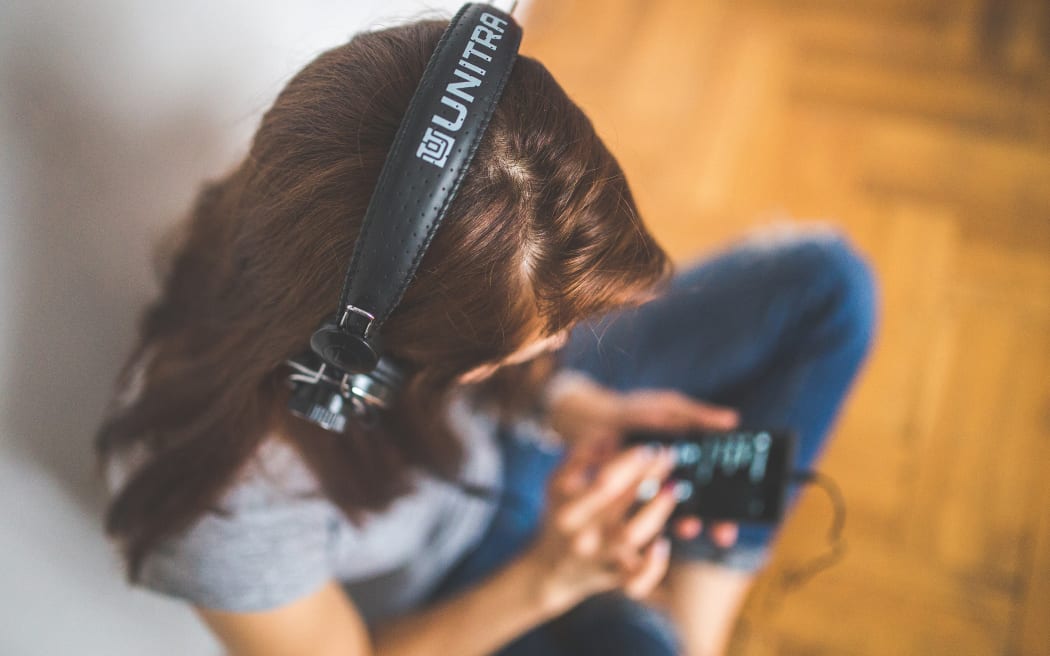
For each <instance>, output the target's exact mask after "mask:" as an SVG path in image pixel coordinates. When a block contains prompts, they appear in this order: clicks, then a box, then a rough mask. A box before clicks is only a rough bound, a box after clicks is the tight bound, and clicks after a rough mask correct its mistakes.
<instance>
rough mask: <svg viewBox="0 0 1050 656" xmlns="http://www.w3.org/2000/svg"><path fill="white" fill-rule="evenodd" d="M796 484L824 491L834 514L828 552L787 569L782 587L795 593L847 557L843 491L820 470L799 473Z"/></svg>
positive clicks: (794, 478)
mask: <svg viewBox="0 0 1050 656" xmlns="http://www.w3.org/2000/svg"><path fill="white" fill-rule="evenodd" d="M791 479H792V481H793V482H796V483H812V484H814V485H816V486H817V487H819V488H821V489H822V490H824V492H825V493H826V494H827V495H828V500H830V501H831V507H832V512H833V513H834V514H833V516H832V519H831V526H830V527H829V528H828V538H827V539H828V545H829V547H828V551H827V552H826V553H824V554H822V555H820V556H817V557H816V558H813V559H812V560H810V561H808V562H806V563H804V564H803V565H801V566H800V567H796V568H794V569H790V570H787V571H786V572H784V574H783V576H782V587H783V588H784V590H785V591H788V590H793V589H795V588H798V587H799V586H801V585H803V584H804V583H806V581H809V580H810V579H811V578H813V577H814V576H816V575H817V574H819V573H820V572H822V571H824V570H826V569H828V568H829V567H831V566H832V565H834V564H836V563H837V562H839V561H840V560H842V557H843V556H845V555H846V541H845V539H843V537H842V532H843V530H844V529H845V528H846V500H845V498H844V497H843V496H842V489H841V488H839V486H838V483H836V482H835V481H834V480H833V479H832V478H831V477H830V476H828V475H827V474H824V473H821V472H819V471H815V470H814V471H806V472H796V473H795V474H794V475H793V476H792V477H791Z"/></svg>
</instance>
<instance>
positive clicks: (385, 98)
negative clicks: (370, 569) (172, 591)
mask: <svg viewBox="0 0 1050 656" xmlns="http://www.w3.org/2000/svg"><path fill="white" fill-rule="evenodd" d="M446 26H447V22H445V21H419V22H415V23H411V24H407V25H402V26H398V27H393V28H389V29H384V30H381V31H375V32H368V33H362V34H359V35H356V36H355V37H354V38H353V39H351V40H350V41H349V42H348V43H346V44H344V45H342V46H339V47H336V48H333V49H331V50H328V51H326V52H324V53H322V54H321V55H319V56H318V57H317V58H316V59H315V60H313V61H312V62H310V63H309V64H308V65H307V66H306V67H305V68H303V69H302V70H301V71H300V72H299V73H298V74H296V75H295V76H294V77H293V78H292V79H291V80H290V81H289V83H288V84H287V85H286V87H285V88H284V89H283V90H282V91H281V93H280V94H279V95H278V97H277V99H276V100H275V102H274V104H273V106H272V107H271V108H270V109H269V110H268V111H267V112H266V113H265V115H264V117H263V119H262V122H261V124H260V126H259V128H258V130H257V132H256V133H255V136H254V138H253V140H252V144H251V148H250V150H249V153H248V155H247V156H246V157H245V158H244V160H243V161H241V162H240V163H239V164H238V165H237V166H236V167H235V168H234V169H232V171H230V172H229V173H228V174H227V175H225V176H224V177H222V178H220V179H217V180H211V181H208V182H207V183H205V184H204V185H203V187H202V189H201V191H200V193H199V195H198V197H197V198H196V201H195V203H194V205H193V207H192V208H191V211H190V212H189V214H188V216H187V218H186V219H185V220H184V222H182V223H181V224H180V226H179V228H180V229H179V235H180V237H179V240H178V242H177V243H176V244H175V246H174V248H172V249H171V250H170V253H169V255H168V256H167V258H166V260H165V261H164V263H163V267H162V269H161V278H162V290H161V293H160V295H159V297H158V298H157V299H156V300H155V301H153V302H152V304H151V305H150V306H149V307H148V308H147V309H146V310H145V312H144V313H143V315H142V317H141V320H140V323H139V331H138V340H137V343H136V345H135V347H134V349H133V350H132V352H131V354H130V355H129V357H128V360H127V362H126V364H125V365H124V367H123V369H122V371H121V373H120V375H119V377H118V379H117V381H116V382H117V389H118V390H119V389H123V388H126V387H127V386H129V385H130V384H131V382H132V381H131V379H132V378H133V372H134V371H135V369H136V366H135V365H136V363H140V362H141V363H142V369H141V372H140V373H141V374H142V377H141V380H140V381H139V382H140V383H141V384H139V385H138V387H139V388H140V389H139V390H138V393H137V394H136V395H135V398H134V399H133V400H130V401H129V402H127V403H126V404H122V405H120V406H119V407H118V405H117V404H114V405H113V406H112V407H111V412H110V413H109V414H108V416H107V417H106V419H105V420H104V422H103V424H102V425H101V427H100V428H99V429H98V432H97V434H96V437H95V444H96V450H97V453H98V457H99V465H100V468H103V469H104V468H106V467H107V466H108V465H107V463H108V462H109V461H110V459H111V458H113V457H115V455H116V454H118V453H121V452H123V451H124V450H125V449H132V448H136V449H141V450H142V451H143V452H144V453H147V454H148V458H146V459H145V460H144V462H143V463H142V464H141V466H139V467H137V468H136V470H135V471H134V472H133V473H132V475H130V476H129V478H128V480H127V481H126V482H125V484H124V485H123V486H122V489H121V490H120V491H119V493H118V494H116V495H115V496H114V498H113V499H112V500H111V502H110V505H109V508H108V510H107V513H106V530H107V532H108V533H109V534H110V535H111V536H112V537H113V538H114V539H115V540H116V541H118V542H119V544H120V546H121V550H122V553H123V555H124V558H125V562H126V565H127V572H128V576H129V578H130V579H132V580H135V579H136V578H137V577H138V573H139V570H140V566H141V563H142V561H143V559H144V557H145V556H146V555H147V554H148V553H149V551H150V550H151V549H153V548H155V547H156V546H157V545H158V543H159V542H160V541H162V540H163V539H164V538H165V537H168V536H171V535H173V534H175V533H177V532H179V531H181V530H184V529H186V528H188V527H189V526H190V525H191V524H192V523H193V522H194V520H195V519H197V518H199V517H200V516H201V515H202V514H203V513H205V512H208V511H209V510H215V509H216V506H217V503H218V500H219V498H220V497H221V495H222V494H223V492H224V491H225V490H226V489H227V488H228V487H229V486H230V485H231V483H232V482H233V481H234V479H235V477H236V474H237V473H238V471H240V470H241V468H242V467H243V466H244V465H245V463H246V462H247V461H248V460H249V459H250V458H251V456H252V454H253V453H255V452H256V450H257V449H258V448H259V446H260V445H261V444H262V443H263V441H264V440H266V439H268V438H277V439H285V440H287V441H288V442H290V443H291V444H292V445H294V447H295V448H296V449H297V450H298V453H299V454H301V456H302V458H303V460H304V462H305V463H306V464H307V465H308V466H309V467H310V468H311V469H312V470H313V472H314V473H315V474H316V475H317V478H318V480H319V482H320V485H321V488H322V491H323V493H324V494H325V495H326V496H327V497H328V498H330V499H331V500H332V501H333V502H334V503H335V504H336V505H338V506H339V507H340V508H341V509H342V510H343V512H344V513H346V515H347V517H348V518H350V520H351V521H355V522H358V521H360V520H361V519H362V517H363V515H364V514H365V513H368V512H378V511H382V510H383V509H384V508H386V507H387V506H388V504H389V503H390V502H391V501H392V500H394V499H395V498H397V497H398V496H400V495H403V494H405V493H407V492H408V491H409V490H410V489H411V484H410V476H409V473H410V471H411V470H412V469H414V468H418V469H422V470H424V471H427V472H431V473H433V474H434V475H437V476H441V477H444V478H449V477H452V476H454V475H455V473H456V471H457V468H458V466H459V464H460V462H461V458H462V447H461V445H460V443H459V441H458V439H457V437H456V435H455V434H454V433H453V432H452V430H451V429H450V428H449V426H447V423H446V421H445V418H446V414H445V410H446V409H447V404H448V402H449V398H450V392H451V391H452V390H453V389H454V388H456V386H457V383H456V379H457V377H458V376H460V375H461V374H462V373H464V372H466V371H468V370H470V369H472V368H474V367H476V366H478V365H480V364H491V363H495V362H499V361H501V360H502V359H503V358H505V357H506V356H508V355H509V354H511V353H513V352H514V351H516V350H517V349H519V348H520V347H521V346H523V345H524V344H526V343H528V342H529V341H530V340H532V339H536V338H538V337H542V336H545V335H554V334H556V333H558V332H560V331H563V330H566V329H569V328H571V327H572V326H573V325H575V324H576V323H578V322H579V321H581V320H584V319H586V318H588V317H590V316H593V315H596V314H598V313H601V312H604V311H608V310H610V309H613V308H616V307H619V306H623V305H625V304H636V303H637V302H639V301H640V299H642V298H643V297H645V296H647V295H649V294H651V293H652V292H653V291H654V289H655V288H656V287H658V286H659V285H660V284H661V283H664V282H666V281H667V279H668V278H669V275H670V271H671V264H670V261H669V259H668V257H667V255H666V254H665V253H664V251H663V250H662V249H661V248H660V247H659V246H658V245H657V244H656V242H655V241H654V240H653V238H652V237H651V235H650V234H649V233H648V232H647V231H646V229H645V226H644V225H643V223H642V221H641V219H640V217H639V214H638V211H637V208H636V206H635V203H634V201H633V199H632V197H631V193H630V190H629V188H628V185H627V182H626V180H625V178H624V175H623V172H622V170H621V169H620V167H619V165H618V164H617V162H616V160H615V158H614V157H613V156H612V155H611V154H610V153H609V151H608V150H607V149H606V147H605V146H604V144H603V143H602V142H601V140H600V139H599V138H598V136H597V135H596V134H595V131H594V129H593V127H592V125H591V123H590V121H589V120H588V118H587V117H586V116H585V115H584V114H583V112H582V111H581V110H580V109H579V108H578V107H577V106H576V105H575V104H574V103H573V102H572V101H571V100H570V99H569V98H568V97H567V96H566V94H565V92H564V91H563V90H562V89H561V88H560V87H559V85H558V84H557V83H556V82H555V80H554V79H553V78H552V77H551V75H550V73H549V72H548V71H547V70H546V69H545V68H544V67H543V65H542V64H540V63H539V62H538V61H536V60H535V59H532V58H530V57H526V56H520V57H519V58H518V60H517V62H516V64H515V66H514V69H513V71H512V73H511V75H510V78H509V80H508V82H507V84H506V87H505V91H504V94H503V96H502V98H501V100H500V102H499V104H498V107H497V109H496V110H495V113H494V115H493V117H492V119H491V122H490V124H489V127H488V129H487V132H486V134H485V136H484V138H483V140H482V142H481V144H480V147H479V148H478V150H477V153H476V156H475V158H474V161H473V162H472V164H471V165H470V168H469V169H468V172H467V174H466V176H465V179H464V181H463V183H462V185H461V187H460V190H459V193H458V195H457V196H456V197H455V199H454V200H453V202H452V203H451V205H450V207H449V209H448V214H447V216H446V218H445V220H444V222H443V223H442V226H441V228H440V229H439V230H438V231H437V233H436V236H435V238H434V239H433V242H432V243H431V245H430V248H429V250H428V251H427V253H426V255H425V256H424V257H423V259H422V261H421V263H420V266H419V268H418V271H417V273H416V275H415V277H414V278H413V280H412V282H411V284H410V285H409V286H408V288H407V290H406V292H405V294H404V297H403V298H402V300H401V302H400V304H399V305H398V306H397V308H396V310H395V311H394V312H393V313H392V314H391V316H390V317H389V320H388V321H387V322H386V324H385V325H384V327H383V333H384V345H385V348H386V350H387V351H388V352H390V353H391V354H392V355H394V356H396V357H397V358H399V359H400V360H402V361H404V362H405V363H407V364H408V365H409V366H410V375H409V376H408V378H407V381H406V384H405V387H404V389H403V390H402V393H401V394H400V396H399V397H398V399H397V402H396V405H395V407H394V408H393V409H392V411H390V412H389V413H388V414H387V415H385V416H384V418H383V420H382V421H381V422H380V423H379V424H378V425H377V426H375V427H374V428H372V429H370V430H365V429H363V428H361V427H359V426H357V425H355V424H353V423H352V422H351V425H350V426H349V427H348V428H347V432H346V433H345V434H342V435H338V434H333V433H330V432H328V431H325V430H323V429H321V428H319V427H317V426H314V425H312V424H310V423H307V422H305V421H303V420H300V419H298V418H296V417H294V416H292V415H290V414H289V413H288V412H287V410H286V402H287V398H288V389H287V386H286V385H285V383H284V380H285V378H286V376H287V373H288V372H287V369H286V367H285V366H284V365H283V362H284V360H285V359H287V358H289V357H292V356H294V355H296V354H298V353H301V352H302V351H304V350H305V349H307V348H308V342H309V338H310V335H311V334H312V332H313V331H314V329H315V328H316V327H317V326H318V325H319V324H320V322H321V320H322V319H323V318H325V317H326V316H328V315H329V314H330V313H331V312H332V310H333V306H334V304H335V303H336V302H337V300H338V298H339V292H340V287H341V285H342V282H343V277H344V273H345V270H346V266H347V264H348V263H349V260H350V254H351V252H352V250H353V246H354V241H355V239H356V238H357V235H358V231H359V229H360V226H361V222H362V219H363V217H364V214H365V209H366V207H367V204H368V201H369V197H370V195H371V193H372V189H373V187H374V186H375V184H376V181H377V179H378V177H379V171H380V168H381V167H382V164H383V161H384V158H385V156H386V153H387V150H388V149H389V147H390V144H391V143H392V141H393V138H394V134H395V132H396V130H397V128H398V124H399V122H400V120H401V117H402V115H403V114H404V112H405V110H406V108H407V107H408V104H409V100H410V99H411V97H412V94H413V92H414V90H415V88H416V85H417V84H418V82H419V80H420V78H421V77H422V74H423V69H424V67H425V66H426V63H427V60H428V58H429V57H430V55H431V53H432V52H433V50H434V49H435V47H436V45H437V42H438V40H439V38H440V37H441V34H442V33H443V31H444V29H445V27H446ZM147 354H148V356H149V357H148V358H146V357H145V356H146V355H147ZM554 362H555V361H554V360H553V358H552V356H550V355H548V356H545V357H541V358H539V359H538V360H537V361H534V362H531V363H528V364H523V365H518V366H513V367H504V368H502V369H501V370H500V371H499V372H498V373H497V374H496V376H494V377H493V378H492V379H490V381H488V382H487V383H484V384H481V385H480V387H481V388H482V391H484V390H485V389H488V391H489V392H490V393H492V392H493V390H495V391H496V392H495V393H492V394H490V396H492V397H493V398H496V399H497V400H498V402H499V404H500V407H501V408H503V409H504V410H506V411H507V414H509V415H511V416H512V415H513V412H516V411H517V410H519V409H520V407H521V406H522V405H524V402H523V401H522V398H524V397H528V396H529V395H534V394H535V391H536V389H537V387H538V385H541V384H542V380H543V379H544V377H545V376H547V375H549V373H550V371H551V370H552V369H553V368H554V367H555V366H556V364H554ZM508 390H513V391H514V394H510V393H508V392H507V391H508ZM482 396H484V394H482ZM513 397H517V398H513Z"/></svg>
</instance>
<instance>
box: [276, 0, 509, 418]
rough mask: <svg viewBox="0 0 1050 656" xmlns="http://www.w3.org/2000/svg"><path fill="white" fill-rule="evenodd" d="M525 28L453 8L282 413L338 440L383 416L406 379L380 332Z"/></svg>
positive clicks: (296, 363) (456, 181) (490, 11)
mask: <svg viewBox="0 0 1050 656" xmlns="http://www.w3.org/2000/svg"><path fill="white" fill-rule="evenodd" d="M520 43H521V27H520V26H519V25H518V24H517V23H515V22H514V19H513V18H511V17H510V15H508V14H506V13H504V12H502V11H500V10H499V9H496V8H495V7H492V6H490V5H484V4H478V3H470V4H466V5H464V6H463V7H462V8H460V10H459V12H457V13H456V15H455V17H453V19H452V21H451V22H450V23H449V26H448V28H447V29H446V30H445V33H444V34H443V35H442V36H441V40H440V41H439V42H438V45H437V48H436V49H435V50H434V54H433V55H431V57H430V60H429V62H428V63H427V66H426V69H425V70H424V72H423V78H422V79H421V80H420V82H419V86H418V87H416V91H415V93H414V95H413V96H412V101H411V103H410V104H409V106H408V111H407V112H406V113H405V116H404V118H403V119H402V120H401V125H400V126H399V127H398V130H397V134H396V136H395V137H394V142H393V145H392V146H391V147H390V150H389V152H388V153H387V157H386V161H385V162H384V164H383V169H382V171H381V172H380V174H379V182H378V183H377V184H376V188H375V191H374V192H373V194H372V198H371V200H370V201H369V204H368V209H367V211H366V212H365V218H364V222H363V224H362V226H361V233H360V235H359V236H358V239H357V243H356V244H354V252H353V255H352V257H351V258H350V267H349V269H348V270H347V273H346V281H345V283H344V284H343V291H342V293H341V294H340V297H339V306H338V309H337V310H336V313H335V314H334V315H333V316H332V317H330V318H329V319H328V320H326V321H325V322H324V323H322V325H321V326H320V327H319V328H318V329H317V331H316V332H314V334H313V336H312V337H311V338H310V349H311V350H310V351H308V352H306V353H304V354H302V355H300V356H297V357H295V358H292V359H290V360H286V361H285V363H286V364H287V365H289V366H290V367H292V368H293V369H294V370H295V371H294V373H292V374H291V375H290V376H289V377H288V381H289V383H290V384H291V386H292V390H293V391H292V395H291V398H290V400H289V402H288V408H289V410H290V411H291V412H292V413H293V414H295V415H297V416H300V417H302V418H304V419H307V420H309V421H311V422H314V423H316V424H318V425H320V426H321V427H323V428H325V429H326V430H330V431H335V432H339V433H342V432H343V431H344V429H345V428H346V422H347V419H348V418H350V417H353V418H354V419H355V420H357V421H358V422H360V423H361V424H362V425H365V426H369V425H372V424H373V423H374V422H375V420H376V418H377V415H378V413H379V412H380V411H382V410H384V409H386V408H389V407H390V405H391V404H392V402H393V399H394V397H395V396H396V394H397V392H398V390H399V389H400V386H401V384H402V382H403V380H404V370H403V368H402V366H400V365H399V364H398V363H397V362H396V361H395V360H394V359H393V358H391V357H390V356H388V355H384V354H383V343H382V339H381V337H380V335H379V331H380V329H381V328H382V326H383V324H384V323H385V322H386V320H387V318H388V317H389V316H390V313H391V312H393V310H394V308H395V307H397V304H398V303H399V302H400V300H401V297H402V295H403V294H404V292H405V288H406V287H407V286H408V283H409V282H410V281H411V279H412V276H413V275H414V274H415V271H416V268H417V267H418V266H419V262H420V260H421V259H422V257H423V253H425V252H426V250H427V246H429V245H430V241H431V239H432V238H433V237H434V231H435V230H437V227H438V225H440V224H441V221H442V219H443V218H444V217H445V212H446V210H447V209H448V205H449V203H450V202H451V201H452V198H453V197H455V195H456V191H457V190H458V189H459V185H460V183H461V182H462V181H463V176H464V175H465V174H466V171H467V167H468V166H469V165H470V162H471V160H472V159H473V158H474V152H475V151H476V150H477V147H478V144H479V143H480V142H481V138H482V136H483V135H484V133H485V128H486V126H487V125H488V122H489V119H490V118H491V117H492V112H493V111H494V110H495V108H496V103H497V102H498V101H499V98H500V96H501V94H502V93H503V86H504V84H505V83H506V81H507V78H508V77H509V75H510V71H511V69H512V68H513V66H514V61H515V59H516V58H517V54H518V45H519V44H520Z"/></svg>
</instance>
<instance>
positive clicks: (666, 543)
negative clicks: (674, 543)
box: [654, 538, 671, 558]
mask: <svg viewBox="0 0 1050 656" xmlns="http://www.w3.org/2000/svg"><path fill="white" fill-rule="evenodd" d="M654 549H655V550H656V555H657V556H659V557H660V558H666V557H667V556H668V555H669V554H670V553H671V541H670V540H668V539H667V538H660V539H658V540H657V541H656V546H655V547H654Z"/></svg>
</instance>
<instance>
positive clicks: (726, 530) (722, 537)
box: [711, 522, 740, 547]
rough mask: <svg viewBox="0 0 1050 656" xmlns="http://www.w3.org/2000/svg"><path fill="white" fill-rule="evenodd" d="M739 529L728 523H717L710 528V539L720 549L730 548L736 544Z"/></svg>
mask: <svg viewBox="0 0 1050 656" xmlns="http://www.w3.org/2000/svg"><path fill="white" fill-rule="evenodd" d="M739 530H740V527H739V526H738V525H736V524H733V523H730V522H719V523H717V524H712V526H711V539H712V540H714V543H715V544H717V545H718V546H720V547H731V546H733V544H734V543H735V542H736V538H737V534H738V533H739Z"/></svg>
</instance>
